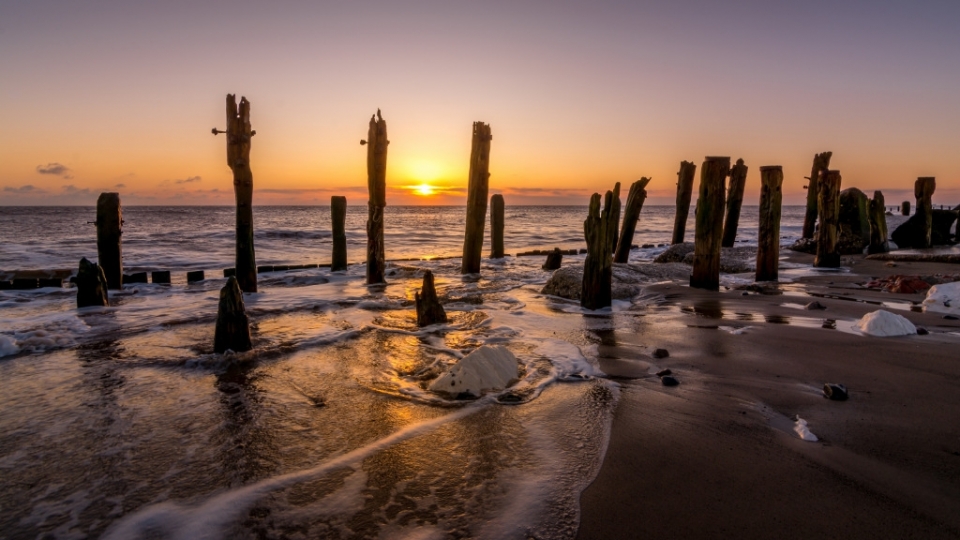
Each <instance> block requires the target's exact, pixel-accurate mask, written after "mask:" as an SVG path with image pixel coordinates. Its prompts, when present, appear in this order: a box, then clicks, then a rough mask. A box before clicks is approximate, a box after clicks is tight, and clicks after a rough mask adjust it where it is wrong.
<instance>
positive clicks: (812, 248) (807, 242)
mask: <svg viewBox="0 0 960 540" xmlns="http://www.w3.org/2000/svg"><path fill="white" fill-rule="evenodd" d="M787 249H789V250H790V251H797V252H800V253H809V254H810V255H814V254H816V253H817V241H816V240H814V239H813V238H801V239H799V240H797V241H796V242H794V243H793V244H790V245H789V246H787Z"/></svg>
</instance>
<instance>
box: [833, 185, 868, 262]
mask: <svg viewBox="0 0 960 540" xmlns="http://www.w3.org/2000/svg"><path fill="white" fill-rule="evenodd" d="M869 208H870V199H869V198H867V196H866V194H865V193H864V192H862V191H860V190H859V189H857V188H855V187H852V188H847V189H845V190H843V191H841V192H840V215H839V217H838V219H837V226H838V228H839V231H838V235H837V253H839V254H840V255H852V254H855V253H863V250H864V249H865V248H866V247H867V246H868V245H870V221H869V219H868V210H869Z"/></svg>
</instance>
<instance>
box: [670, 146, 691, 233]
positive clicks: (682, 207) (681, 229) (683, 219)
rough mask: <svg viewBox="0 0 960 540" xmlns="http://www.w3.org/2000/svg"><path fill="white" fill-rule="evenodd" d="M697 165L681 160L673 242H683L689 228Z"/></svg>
mask: <svg viewBox="0 0 960 540" xmlns="http://www.w3.org/2000/svg"><path fill="white" fill-rule="evenodd" d="M696 172H697V166H696V165H695V164H693V163H690V162H689V161H681V162H680V172H678V173H677V214H676V217H674V220H673V239H672V240H671V241H670V243H671V244H682V243H683V236H684V233H685V232H686V229H687V216H688V215H690V198H691V197H692V196H693V176H694V174H695V173H696Z"/></svg>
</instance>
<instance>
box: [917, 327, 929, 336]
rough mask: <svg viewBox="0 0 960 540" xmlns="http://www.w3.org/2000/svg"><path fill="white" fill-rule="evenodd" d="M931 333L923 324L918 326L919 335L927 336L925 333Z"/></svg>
mask: <svg viewBox="0 0 960 540" xmlns="http://www.w3.org/2000/svg"><path fill="white" fill-rule="evenodd" d="M929 333H930V332H929V331H928V330H927V329H926V328H924V327H922V326H918V327H917V335H918V336H925V335H927V334H929Z"/></svg>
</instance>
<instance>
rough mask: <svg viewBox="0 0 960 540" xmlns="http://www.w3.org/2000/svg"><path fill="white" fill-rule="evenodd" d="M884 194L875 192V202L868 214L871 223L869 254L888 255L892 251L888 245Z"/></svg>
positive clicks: (872, 202)
mask: <svg viewBox="0 0 960 540" xmlns="http://www.w3.org/2000/svg"><path fill="white" fill-rule="evenodd" d="M885 208H886V207H885V206H884V201H883V193H882V192H880V191H874V192H873V200H871V201H870V210H869V212H868V214H867V216H868V219H869V221H870V245H869V246H868V247H867V253H870V254H873V253H886V252H888V251H890V246H889V245H888V244H887V216H886V213H885V212H884V210H885Z"/></svg>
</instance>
